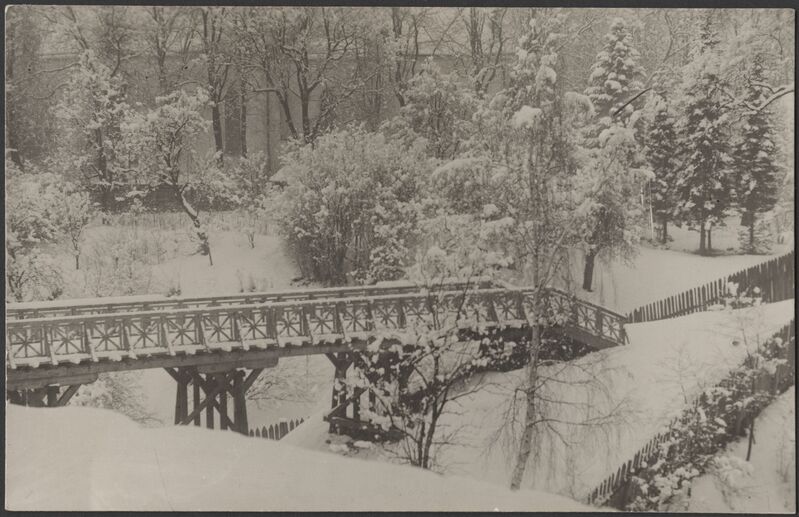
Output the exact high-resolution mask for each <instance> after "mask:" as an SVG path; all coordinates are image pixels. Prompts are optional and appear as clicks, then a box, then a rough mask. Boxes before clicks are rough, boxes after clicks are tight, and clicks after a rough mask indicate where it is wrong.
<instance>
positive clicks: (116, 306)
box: [6, 277, 494, 320]
mask: <svg viewBox="0 0 799 517" xmlns="http://www.w3.org/2000/svg"><path fill="white" fill-rule="evenodd" d="M467 286H469V287H471V288H472V289H488V288H491V287H494V286H493V284H492V282H491V280H490V279H488V278H487V277H477V278H474V279H471V280H467V281H465V280H456V279H446V280H443V281H440V282H437V283H435V284H434V285H430V286H425V285H417V284H413V283H410V282H406V283H404V284H397V283H393V282H392V283H390V284H389V285H380V284H378V285H373V286H357V287H330V288H318V289H289V290H282V291H264V292H257V293H256V292H251V293H237V294H227V295H215V296H192V297H164V296H154V295H139V296H120V297H110V298H102V299H99V300H98V299H97V298H92V299H77V300H55V301H37V302H22V303H9V304H6V320H16V319H23V318H27V319H30V318H49V317H59V316H77V315H89V314H108V313H121V312H134V311H136V312H138V311H154V310H169V309H181V308H198V307H207V306H215V305H249V304H255V303H266V302H281V301H299V300H309V299H317V298H347V297H353V296H376V295H388V294H402V293H409V292H420V291H422V290H425V289H428V290H430V289H435V290H458V289H465V288H467Z"/></svg>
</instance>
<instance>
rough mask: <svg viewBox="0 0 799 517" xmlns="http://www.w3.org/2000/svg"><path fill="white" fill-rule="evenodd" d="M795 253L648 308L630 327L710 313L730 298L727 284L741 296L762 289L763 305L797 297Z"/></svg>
mask: <svg viewBox="0 0 799 517" xmlns="http://www.w3.org/2000/svg"><path fill="white" fill-rule="evenodd" d="M794 260H795V259H794V252H793V251H791V252H789V253H787V254H785V255H782V256H779V257H776V258H773V259H771V260H768V261H766V262H763V263H760V264H757V265H754V266H752V267H749V268H747V269H743V270H741V271H738V272H736V273H733V274H731V275H727V276H724V277H722V278H719V279H718V280H714V281H713V282H708V283H707V284H705V285H702V286H699V287H695V288H693V289H689V290H687V291H683V292H682V293H679V294H675V295H673V296H669V297H668V298H664V299H662V300H658V301H656V302H652V303H649V304H646V305H644V306H642V307H639V308H638V309H635V310H633V311H631V312H629V313H628V314H627V321H628V322H629V323H641V322H645V321H656V320H662V319H667V318H675V317H677V316H684V315H686V314H691V313H694V312H702V311H705V310H707V308H708V306H710V305H714V304H717V303H719V302H721V300H722V298H724V296H726V295H727V283H728V282H734V283H736V284H738V288H739V292H745V291H747V290H749V289H753V288H755V287H758V288H760V295H761V296H762V298H763V302H765V303H772V302H779V301H782V300H788V299H790V298H793V297H794V275H795V269H794Z"/></svg>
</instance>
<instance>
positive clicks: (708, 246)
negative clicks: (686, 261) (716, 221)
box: [707, 225, 713, 253]
mask: <svg viewBox="0 0 799 517" xmlns="http://www.w3.org/2000/svg"><path fill="white" fill-rule="evenodd" d="M712 231H713V226H712V225H711V226H710V228H708V229H707V251H708V253H709V252H710V251H712V250H713V241H712V240H711V233H712Z"/></svg>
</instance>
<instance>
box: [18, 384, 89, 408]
mask: <svg viewBox="0 0 799 517" xmlns="http://www.w3.org/2000/svg"><path fill="white" fill-rule="evenodd" d="M81 386H82V385H81V384H69V385H67V386H60V385H52V384H51V385H49V386H45V387H43V388H34V389H25V390H11V391H6V396H7V397H8V401H9V402H11V403H12V404H17V405H20V406H28V407H60V406H66V405H67V402H69V401H70V399H71V398H72V396H73V395H75V393H77V392H78V388H80V387H81ZM63 388H66V389H64V390H63V392H62V389H63Z"/></svg>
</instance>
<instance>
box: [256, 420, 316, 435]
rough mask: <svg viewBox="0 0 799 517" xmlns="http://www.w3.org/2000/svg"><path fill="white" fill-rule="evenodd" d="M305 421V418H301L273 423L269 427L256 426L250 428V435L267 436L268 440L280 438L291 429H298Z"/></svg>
mask: <svg viewBox="0 0 799 517" xmlns="http://www.w3.org/2000/svg"><path fill="white" fill-rule="evenodd" d="M303 422H305V419H304V418H300V419H298V420H296V419H295V420H288V421H286V420H283V421H280V422H278V423H277V424H272V425H270V426H269V427H267V426H263V427H261V428H257V427H256V428H255V429H250V436H252V437H255V438H266V439H268V440H280V439H281V438H283V437H284V436H286V435H287V434H289V433H290V432H291V431H293V430H294V429H296V428H297V427H298V426H299V425H300V424H301V423H303Z"/></svg>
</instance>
